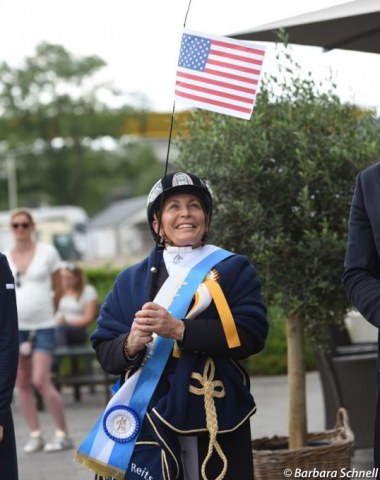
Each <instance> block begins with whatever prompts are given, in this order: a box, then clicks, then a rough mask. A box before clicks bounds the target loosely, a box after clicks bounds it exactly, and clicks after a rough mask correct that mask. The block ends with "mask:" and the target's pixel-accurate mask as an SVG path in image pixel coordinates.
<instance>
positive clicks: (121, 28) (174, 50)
mask: <svg viewBox="0 0 380 480" xmlns="http://www.w3.org/2000/svg"><path fill="white" fill-rule="evenodd" d="M339 3H344V1H339V0H307V1H305V0H287V1H284V0H265V1H260V2H259V1H254V0H192V2H191V5H190V10H189V14H188V17H187V23H186V27H187V28H189V29H191V30H195V31H200V32H204V33H209V34H215V35H228V34H230V33H234V32H239V31H243V30H247V29H249V28H252V27H255V26H259V25H262V24H265V23H269V22H273V21H276V20H279V19H283V18H288V17H291V16H294V15H298V14H302V13H305V12H307V11H312V10H318V9H321V8H325V7H329V6H332V5H337V4H339ZM188 5H189V0H133V1H132V0H107V1H100V0H66V1H65V2H52V1H51V0H2V1H1V28H0V61H6V62H8V63H9V64H11V65H12V66H16V65H18V64H20V63H21V62H22V59H23V58H25V56H28V55H31V54H33V52H34V49H35V46H36V45H37V44H38V43H39V42H41V41H47V42H50V43H59V44H61V45H63V46H64V47H65V48H67V49H68V50H69V51H71V52H72V53H74V54H76V55H93V54H96V55H98V56H100V57H101V58H102V59H103V60H105V61H106V63H107V66H106V67H105V68H104V69H103V70H102V72H101V74H100V75H99V80H101V81H107V82H110V83H112V84H113V85H114V86H115V87H118V88H119V89H121V90H122V91H124V92H126V95H125V97H124V98H125V100H126V101H127V102H129V103H134V104H135V105H141V104H144V106H145V104H146V105H147V106H149V107H150V108H152V109H153V110H157V111H171V109H172V105H173V96H174V83H175V72H176V66H177V60H178V54H179V48H180V42H181V35H182V30H183V24H184V20H185V15H186V11H187V8H188ZM260 43H261V44H264V45H266V47H267V54H266V58H265V61H264V67H263V76H264V75H267V74H269V73H275V70H276V68H278V67H277V66H276V63H275V60H274V58H275V47H274V45H273V44H270V43H262V42H260ZM293 51H294V56H295V58H296V59H297V60H298V61H299V63H300V64H301V65H302V68H303V69H304V70H305V72H308V71H310V72H311V73H312V75H313V77H315V78H316V79H317V80H323V79H325V78H327V77H328V76H329V74H330V72H331V73H332V76H333V78H334V79H335V81H336V83H337V86H338V90H337V92H338V94H339V96H340V97H341V98H342V100H344V101H351V102H354V103H356V104H359V105H362V106H368V107H374V108H377V110H378V111H379V112H380V94H379V87H378V86H379V85H380V55H375V54H368V53H361V52H348V51H343V50H333V51H331V52H327V53H324V52H323V51H322V49H320V48H318V47H301V46H297V47H296V46H295V47H293ZM136 92H138V95H135V93H136ZM177 108H181V105H180V104H178V102H177ZM183 108H185V105H183Z"/></svg>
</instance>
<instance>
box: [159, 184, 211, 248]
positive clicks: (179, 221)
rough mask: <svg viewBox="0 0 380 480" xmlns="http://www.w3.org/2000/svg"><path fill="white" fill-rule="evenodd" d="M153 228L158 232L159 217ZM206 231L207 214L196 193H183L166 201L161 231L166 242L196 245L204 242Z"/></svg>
mask: <svg viewBox="0 0 380 480" xmlns="http://www.w3.org/2000/svg"><path fill="white" fill-rule="evenodd" d="M153 228H154V230H155V231H156V233H157V229H158V221H157V219H156V220H154V222H153ZM205 232H206V214H205V212H204V209H203V205H202V202H201V200H200V199H199V198H198V197H197V196H196V195H191V194H184V193H183V194H179V195H173V196H172V197H169V198H168V199H167V200H166V201H165V203H164V206H163V209H162V223H161V232H160V234H161V236H163V237H164V240H165V243H168V244H169V245H175V246H177V247H185V246H192V247H195V246H197V245H200V244H201V243H202V239H203V237H204V234H205Z"/></svg>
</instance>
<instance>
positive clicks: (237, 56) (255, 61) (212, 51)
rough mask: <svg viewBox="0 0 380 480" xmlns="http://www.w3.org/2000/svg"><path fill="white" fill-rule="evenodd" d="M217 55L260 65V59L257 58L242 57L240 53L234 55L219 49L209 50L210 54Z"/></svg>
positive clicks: (261, 62)
mask: <svg viewBox="0 0 380 480" xmlns="http://www.w3.org/2000/svg"><path fill="white" fill-rule="evenodd" d="M211 54H212V55H218V56H219V57H226V58H231V60H238V61H239V62H246V63H253V64H254V65H262V64H263V61H262V60H257V58H248V57H242V56H241V55H235V54H233V53H227V52H221V51H219V50H213V49H211V50H210V55H211Z"/></svg>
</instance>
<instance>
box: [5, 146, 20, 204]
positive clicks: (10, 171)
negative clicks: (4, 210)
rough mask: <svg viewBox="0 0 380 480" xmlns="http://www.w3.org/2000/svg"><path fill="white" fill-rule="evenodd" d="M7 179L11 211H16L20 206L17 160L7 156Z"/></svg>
mask: <svg viewBox="0 0 380 480" xmlns="http://www.w3.org/2000/svg"><path fill="white" fill-rule="evenodd" d="M7 178H8V205H9V210H14V209H15V208H17V206H18V200H17V178H16V159H15V157H14V156H13V155H8V156H7Z"/></svg>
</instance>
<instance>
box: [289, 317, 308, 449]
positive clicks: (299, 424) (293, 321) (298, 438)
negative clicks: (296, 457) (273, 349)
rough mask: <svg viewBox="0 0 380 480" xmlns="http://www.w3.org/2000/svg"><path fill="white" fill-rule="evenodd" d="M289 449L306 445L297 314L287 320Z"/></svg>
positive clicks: (300, 333)
mask: <svg viewBox="0 0 380 480" xmlns="http://www.w3.org/2000/svg"><path fill="white" fill-rule="evenodd" d="M286 336H287V344H288V392H289V406H288V408H289V449H296V448H302V447H303V446H305V445H306V434H307V420H306V385H305V381H306V375H305V358H304V330H303V321H302V319H301V317H300V316H299V315H297V314H295V315H293V316H291V317H289V318H287V321H286Z"/></svg>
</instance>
